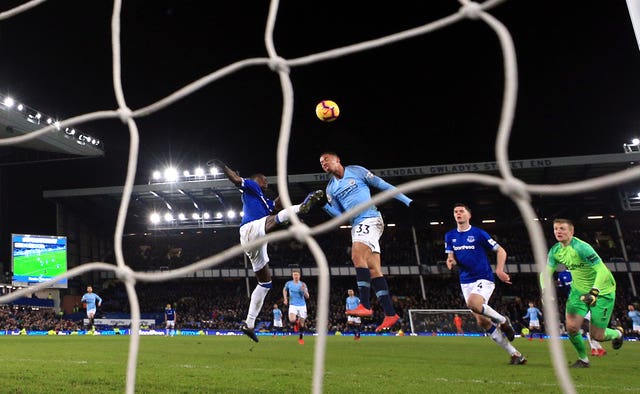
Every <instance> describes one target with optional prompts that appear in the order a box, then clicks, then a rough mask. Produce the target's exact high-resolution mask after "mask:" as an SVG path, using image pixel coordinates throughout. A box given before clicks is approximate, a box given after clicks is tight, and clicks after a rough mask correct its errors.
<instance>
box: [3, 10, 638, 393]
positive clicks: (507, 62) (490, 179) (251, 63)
mask: <svg viewBox="0 0 640 394" xmlns="http://www.w3.org/2000/svg"><path fill="white" fill-rule="evenodd" d="M43 2H44V0H34V1H30V2H26V3H24V4H22V5H20V6H18V7H16V8H13V9H11V10H8V11H5V12H2V13H0V20H6V19H8V18H11V17H14V16H16V15H19V14H21V13H25V12H26V11H28V10H30V9H31V8H33V7H36V6H38V5H39V4H41V3H43ZM459 3H460V4H461V5H462V6H461V8H460V9H459V11H458V12H456V13H453V14H451V15H448V16H446V17H443V18H441V19H439V20H436V21H434V22H431V23H427V24H425V25H423V26H419V27H416V28H412V29H409V30H405V31H401V32H398V33H395V34H390V35H388V36H385V37H381V38H377V39H373V40H370V41H365V42H360V43H357V44H353V45H348V46H344V47H340V48H336V49H332V50H329V51H325V52H321V53H316V54H312V55H308V56H302V57H298V58H292V59H284V58H282V57H280V56H279V55H278V51H277V48H276V47H275V45H274V41H273V34H274V28H275V26H276V22H277V11H278V7H279V2H278V1H277V0H274V1H272V2H271V4H270V10H269V16H268V20H267V25H266V30H265V35H264V39H265V42H266V48H267V52H268V57H266V58H250V59H245V60H241V61H238V62H235V63H232V64H229V65H228V66H226V67H223V68H221V69H219V70H217V71H215V72H212V73H210V74H209V75H207V76H205V77H203V78H200V79H198V80H196V81H194V82H192V83H190V84H188V85H186V86H184V87H182V88H180V89H178V90H177V91H175V92H173V93H172V94H170V95H168V96H166V97H164V98H162V99H160V100H158V101H156V102H154V103H152V104H151V105H148V106H146V107H143V108H137V109H131V108H129V106H128V104H127V99H126V97H125V95H124V91H123V86H122V78H121V72H122V70H121V65H122V62H121V39H122V37H121V35H120V29H121V20H120V18H121V8H122V1H121V0H114V3H113V14H112V19H111V40H112V42H111V46H112V70H113V90H114V92H115V96H116V100H117V105H118V107H117V109H115V110H103V111H96V112H91V113H87V114H84V115H80V116H75V117H73V118H69V119H66V120H64V121H61V122H60V127H68V126H74V125H78V124H81V123H85V122H88V121H98V120H103V119H120V120H121V121H122V122H123V123H124V124H126V125H127V127H128V129H129V134H130V147H129V157H128V160H129V161H128V166H127V175H126V180H125V183H124V190H123V195H122V200H121V204H120V211H119V215H118V219H117V224H116V230H115V233H114V245H115V255H116V261H117V264H116V265H112V264H107V263H104V262H92V263H88V264H83V265H81V266H79V267H75V268H73V269H71V270H70V271H69V272H68V273H66V274H65V275H64V277H66V278H71V277H75V276H78V275H81V274H83V273H85V272H89V271H95V270H102V271H112V272H115V274H116V275H117V277H118V278H119V279H120V280H122V281H123V282H124V284H125V287H126V290H127V294H128V297H129V303H130V306H131V316H132V327H138V326H139V322H140V308H139V302H138V296H137V294H136V291H135V288H134V285H135V283H136V282H161V281H167V280H170V279H174V278H178V277H181V276H183V275H184V274H185V273H190V272H194V271H197V270H200V269H205V268H210V267H212V266H215V265H217V264H219V263H221V262H222V261H225V260H226V259H229V258H231V257H235V256H239V255H240V254H242V252H243V251H242V248H241V247H240V245H237V246H235V247H233V248H230V249H228V250H226V251H225V252H223V253H220V254H218V255H215V256H211V257H208V258H206V259H203V260H201V261H198V262H196V263H194V264H191V265H189V266H187V267H184V268H179V269H176V270H173V271H167V272H161V273H153V274H150V273H144V272H135V271H133V270H131V269H130V268H129V267H128V266H127V264H126V261H125V260H124V256H123V251H122V238H123V230H124V225H125V219H126V216H127V208H128V206H129V203H130V199H131V192H132V188H133V184H134V178H135V174H136V167H137V164H138V151H139V143H140V141H139V133H138V125H137V123H136V121H137V120H138V119H140V118H141V117H144V116H147V115H150V114H152V113H155V112H158V111H161V110H162V109H164V108H166V107H167V106H169V105H170V104H172V103H175V102H176V101H178V100H180V99H182V98H184V97H186V96H188V95H191V94H192V93H194V92H196V91H198V90H199V89H201V88H203V87H205V86H207V85H209V84H211V83H212V82H213V81H216V80H219V79H221V78H224V77H227V76H229V75H231V74H233V73H236V72H238V71H240V70H242V69H245V68H248V67H269V68H270V69H271V70H272V71H273V72H275V73H277V75H278V76H279V79H280V86H281V89H282V96H283V102H284V105H283V108H282V116H281V127H280V134H279V138H278V147H277V152H276V153H277V175H278V185H277V186H278V190H279V191H280V196H281V199H282V201H283V203H284V205H285V206H286V207H291V199H290V196H289V192H288V189H287V183H286V180H287V175H288V168H287V157H288V152H289V150H290V146H289V141H290V138H291V125H292V117H293V93H294V90H293V85H292V81H291V78H290V75H289V71H290V69H291V68H294V67H299V66H303V65H308V64H312V63H318V62H323V61H327V60H330V59H335V58H339V57H346V56H349V55H352V54H355V53H358V52H362V51H369V50H373V49H375V48H378V47H382V46H386V45H392V44H394V43H396V42H398V41H402V40H407V39H409V38H412V37H416V36H419V35H425V34H428V33H430V32H433V31H436V30H439V29H442V28H444V27H447V26H449V25H453V24H457V23H464V22H465V21H466V20H467V19H474V20H479V21H481V22H483V23H485V24H486V25H487V26H489V27H490V28H491V29H492V30H493V31H494V32H495V34H496V36H497V37H498V40H499V42H500V46H501V49H502V53H503V65H504V71H505V74H504V92H503V103H502V104H503V105H502V111H501V116H500V124H499V127H498V130H497V141H496V145H495V155H496V157H497V162H498V164H499V174H500V176H489V175H484V174H479V173H466V174H453V175H443V176H438V177H432V178H428V179H421V180H416V181H412V182H408V183H406V184H402V185H398V190H397V191H394V192H385V193H380V194H378V195H376V196H375V197H374V198H373V199H372V200H371V201H370V202H369V204H367V206H369V205H372V204H380V203H382V202H384V201H387V200H390V199H391V198H392V197H393V196H394V194H395V193H398V192H402V193H405V194H407V193H411V192H414V191H418V190H421V189H427V188H430V189H436V188H441V187H444V186H447V185H452V184H459V183H467V184H482V185H486V186H489V187H495V188H497V189H499V190H500V191H501V192H502V193H503V194H505V195H506V196H509V197H510V198H511V199H512V200H513V202H514V203H515V204H516V206H517V207H518V208H519V210H520V212H521V214H522V218H523V219H524V220H523V221H524V223H525V226H526V228H527V231H528V233H529V235H530V238H531V242H532V245H533V252H534V256H535V261H536V265H537V269H538V271H540V272H542V271H544V266H545V261H546V244H545V238H544V236H543V232H542V228H541V227H540V224H539V223H538V222H536V221H535V220H534V218H535V217H536V214H535V212H534V211H533V209H532V206H531V205H530V194H532V193H535V194H539V195H565V194H572V193H580V192H587V191H590V190H595V189H603V188H608V187H611V186H614V185H618V184H621V183H624V182H629V181H631V180H636V179H639V178H640V166H636V167H634V168H630V169H628V170H626V171H621V172H619V173H615V174H611V175H608V176H603V177H600V178H595V179H587V180H584V181H581V182H575V183H568V184H561V185H530V184H525V183H523V182H522V181H520V180H518V179H516V178H515V177H514V176H513V174H512V171H511V168H510V166H509V155H508V147H509V138H510V131H511V126H512V122H513V119H514V113H515V106H516V97H517V91H518V68H517V65H516V55H515V49H514V43H513V41H512V38H511V35H510V33H509V31H508V30H507V29H506V27H505V26H504V25H503V24H502V23H501V22H500V21H499V20H498V19H496V18H495V17H493V16H492V15H491V14H490V13H489V12H488V11H489V10H491V9H492V8H493V7H495V6H496V5H498V4H500V3H502V1H500V0H490V1H485V2H484V3H482V4H479V3H473V2H469V1H467V0H460V1H459ZM53 130H54V127H53V126H48V127H45V128H43V129H41V130H38V131H36V132H33V133H30V134H28V135H24V136H17V137H12V138H6V139H3V140H0V145H1V146H6V145H11V144H16V143H20V142H24V141H27V140H30V139H35V138H38V137H41V136H43V135H45V134H46V133H50V132H52V131H53ZM365 208H366V206H361V207H360V208H359V209H356V210H354V211H353V212H350V213H348V215H344V216H342V217H338V218H334V219H332V220H330V221H327V222H324V223H322V224H320V225H318V226H317V227H314V228H309V227H308V226H306V225H305V224H303V223H302V222H301V221H300V220H299V219H298V218H297V217H296V216H295V214H294V215H292V217H293V220H292V226H291V227H290V228H288V229H287V230H283V231H279V232H276V233H272V234H269V235H268V236H266V237H265V238H264V239H262V240H258V241H255V242H253V243H251V244H250V245H248V246H256V245H258V244H259V243H262V242H264V241H269V242H274V241H281V240H285V239H289V238H296V239H297V240H298V241H300V242H303V243H305V244H306V245H307V246H308V247H309V249H310V251H311V252H312V254H313V256H314V257H315V259H316V263H317V266H318V274H319V281H318V287H319V288H318V318H317V327H327V326H328V324H327V323H328V306H329V270H328V265H327V259H326V257H325V255H324V253H323V250H322V249H321V248H320V247H319V245H318V243H317V242H316V240H315V239H314V236H316V235H318V234H320V233H324V232H328V231H332V230H333V229H335V228H336V226H337V225H339V224H342V223H344V222H346V221H347V220H348V217H350V216H353V215H355V214H356V213H357V212H360V211H362V210H364V209H365ZM59 279H60V277H59V278H55V279H53V280H52V282H55V281H57V280H59ZM546 281H547V286H546V287H547V288H548V289H549V290H550V291H548V292H547V293H546V294H545V297H547V301H548V302H546V303H545V305H546V306H545V316H547V323H548V324H547V327H548V329H549V334H550V337H551V340H550V341H549V346H550V348H551V352H552V355H553V367H554V371H555V373H556V374H557V377H558V379H559V382H560V385H561V387H562V390H563V391H564V392H567V393H574V392H575V388H574V386H573V383H572V380H571V377H570V376H569V374H568V370H567V367H566V362H565V356H564V353H563V351H562V348H561V346H560V342H559V339H558V338H559V334H560V333H559V332H558V328H557V327H559V322H558V317H557V316H558V314H557V310H556V309H557V308H556V305H555V304H554V303H553V302H551V299H552V297H554V296H555V294H554V293H555V290H554V286H551V285H550V278H549V277H547V278H546ZM50 283H51V282H48V283H42V284H39V285H37V286H34V287H32V288H30V289H23V290H21V291H17V292H15V293H12V294H11V295H8V296H4V297H1V298H0V302H9V301H12V300H14V299H16V298H18V297H22V296H24V295H26V294H29V293H32V292H35V291H38V290H40V289H45V288H47V287H48V286H49V285H50ZM318 334H319V335H318V340H317V345H316V348H315V356H314V371H313V382H312V389H313V392H314V393H321V392H322V385H323V375H324V360H325V348H326V332H325V331H322V330H320V331H319V332H318ZM138 347H139V334H138V332H136V330H133V332H132V336H131V341H130V348H129V359H128V369H127V382H126V392H127V393H133V392H134V391H135V381H136V364H137V356H138Z"/></svg>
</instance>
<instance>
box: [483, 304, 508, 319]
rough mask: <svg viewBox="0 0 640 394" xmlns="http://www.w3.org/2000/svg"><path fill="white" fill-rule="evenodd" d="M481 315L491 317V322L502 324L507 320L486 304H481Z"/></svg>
mask: <svg viewBox="0 0 640 394" xmlns="http://www.w3.org/2000/svg"><path fill="white" fill-rule="evenodd" d="M482 315H484V316H486V317H488V318H489V319H491V321H492V322H494V323H498V324H502V323H504V322H505V321H507V318H506V317H504V316H502V315H501V314H499V313H498V312H496V311H495V310H494V309H493V308H492V307H490V306H489V305H487V304H483V305H482Z"/></svg>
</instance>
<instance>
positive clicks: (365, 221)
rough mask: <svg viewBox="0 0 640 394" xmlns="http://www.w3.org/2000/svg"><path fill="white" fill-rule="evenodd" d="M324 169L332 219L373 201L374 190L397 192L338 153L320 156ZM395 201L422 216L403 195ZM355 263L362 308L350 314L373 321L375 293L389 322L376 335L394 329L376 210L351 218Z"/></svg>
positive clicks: (417, 206)
mask: <svg viewBox="0 0 640 394" xmlns="http://www.w3.org/2000/svg"><path fill="white" fill-rule="evenodd" d="M320 166H321V167H322V170H323V171H324V172H325V173H326V174H328V175H329V182H328V183H327V187H326V196H327V203H326V204H324V206H323V207H322V209H323V210H324V211H325V212H326V213H327V214H328V215H329V216H331V217H336V216H340V215H341V214H343V213H344V212H346V211H348V210H350V209H352V208H355V207H357V206H358V205H360V204H363V203H365V202H367V201H370V200H371V194H372V189H377V190H379V191H387V190H394V189H396V187H395V186H393V185H391V184H390V183H388V182H387V181H385V180H384V179H382V178H380V177H379V176H377V175H375V174H373V173H372V172H371V171H369V170H368V169H366V168H364V167H362V166H358V165H349V166H343V165H342V162H341V161H340V157H339V156H338V154H337V153H335V152H324V153H322V154H321V155H320ZM395 199H396V200H398V201H400V202H401V203H403V204H404V205H406V206H408V207H409V208H410V209H412V210H413V211H414V213H416V214H417V216H421V213H422V211H423V209H424V208H423V207H422V206H421V204H420V203H419V202H418V201H415V200H412V199H411V198H409V197H407V196H405V195H404V194H402V193H398V194H396V195H395ZM351 227H352V228H351V242H352V243H351V260H352V261H353V265H354V267H355V269H356V282H357V284H358V291H359V298H360V304H359V305H358V307H357V308H355V309H353V310H347V311H346V314H347V315H349V316H360V317H371V316H372V315H373V310H372V309H371V299H370V296H371V290H373V291H374V292H375V295H376V297H377V298H378V301H379V303H380V305H381V306H382V309H384V314H385V318H384V320H383V321H382V324H380V325H379V326H378V327H377V328H376V332H378V331H381V330H384V329H388V328H391V327H392V326H393V325H394V324H396V322H397V321H398V319H400V317H399V316H398V315H397V314H396V311H395V309H394V307H393V302H392V300H391V294H390V292H389V286H388V284H387V280H386V279H385V277H384V274H383V272H382V268H381V261H380V260H381V258H380V254H381V253H382V252H381V250H380V237H381V236H382V233H383V230H384V221H383V219H382V214H381V213H380V211H378V209H377V208H376V207H375V206H370V207H368V208H367V209H366V210H364V211H363V212H360V213H359V214H358V215H356V216H354V217H352V218H351Z"/></svg>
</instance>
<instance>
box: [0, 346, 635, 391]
mask: <svg viewBox="0 0 640 394" xmlns="http://www.w3.org/2000/svg"><path fill="white" fill-rule="evenodd" d="M129 339H130V338H129V337H128V336H4V337H0V348H1V349H2V353H1V354H0V360H1V364H2V368H0V382H2V384H1V387H2V388H1V389H0V391H2V392H3V393H25V394H26V393H43V392H59V393H92V394H95V393H123V392H125V381H126V365H127V353H128V344H129ZM562 343H563V346H564V348H565V355H566V356H567V360H568V362H573V361H575V359H576V358H575V355H574V351H573V349H572V348H571V347H570V344H569V342H568V341H566V340H565V341H562ZM314 344H315V338H314V337H305V344H304V345H299V344H298V343H297V336H286V337H271V336H262V337H260V342H259V343H253V342H251V341H250V340H249V339H248V338H246V337H244V336H196V337H194V336H188V337H141V338H140V353H139V358H138V367H137V368H138V369H137V375H136V376H137V377H136V393H172V394H174V393H304V392H311V391H312V372H313V352H314ZM514 345H515V346H516V347H517V348H518V349H519V350H520V351H522V352H523V353H524V354H525V355H526V356H527V358H528V360H529V362H528V363H527V365H509V362H508V361H509V357H508V355H507V354H506V352H504V351H503V350H502V349H501V348H499V347H498V346H497V345H495V344H494V343H493V341H491V340H490V339H489V338H488V337H464V338H463V337H362V340H360V341H359V342H356V341H354V340H353V337H351V336H341V337H334V336H331V337H328V346H327V354H326V364H325V379H324V384H323V392H324V393H427V392H428V393H447V394H451V393H527V392H535V393H561V392H562V390H561V389H560V386H559V385H558V383H557V380H556V375H555V373H554V371H553V369H552V365H551V360H550V358H549V348H548V343H547V341H545V342H540V341H537V340H535V341H527V340H526V339H522V338H517V339H516V340H515V341H514ZM605 347H606V349H607V350H608V354H607V355H606V356H604V357H601V358H595V357H594V358H592V359H591V364H592V365H591V368H589V369H570V370H569V371H570V375H571V376H572V378H573V381H574V384H575V387H576V390H577V392H579V393H581V394H582V393H585V394H588V393H594V394H596V393H597V394H602V393H607V392H616V393H631V392H640V380H639V379H638V373H637V371H638V365H640V344H639V343H638V342H625V344H624V346H623V347H622V348H621V349H620V350H617V351H615V350H612V349H611V347H610V345H609V344H605Z"/></svg>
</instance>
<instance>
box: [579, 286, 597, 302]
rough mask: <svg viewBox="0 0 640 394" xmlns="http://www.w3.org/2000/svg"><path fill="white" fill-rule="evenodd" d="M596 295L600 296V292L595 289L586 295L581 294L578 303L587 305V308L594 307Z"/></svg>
mask: <svg viewBox="0 0 640 394" xmlns="http://www.w3.org/2000/svg"><path fill="white" fill-rule="evenodd" d="M598 294H600V290H598V289H596V288H595V287H594V288H592V289H591V290H589V292H588V293H587V294H583V295H581V296H580V301H582V302H584V303H585V304H587V306H594V305H595V304H596V301H598Z"/></svg>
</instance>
